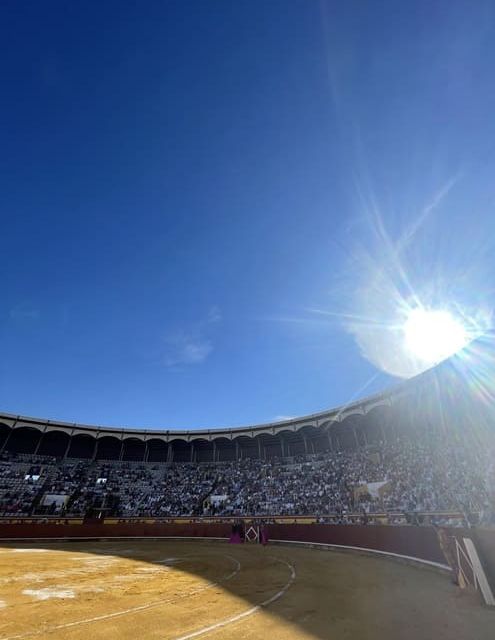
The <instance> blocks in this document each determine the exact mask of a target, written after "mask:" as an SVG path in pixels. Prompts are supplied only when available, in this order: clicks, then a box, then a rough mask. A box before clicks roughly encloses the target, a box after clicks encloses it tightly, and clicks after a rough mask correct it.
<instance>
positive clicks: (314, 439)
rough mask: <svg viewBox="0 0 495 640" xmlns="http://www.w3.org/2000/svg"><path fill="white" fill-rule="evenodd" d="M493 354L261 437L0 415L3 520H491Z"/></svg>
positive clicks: (275, 427)
mask: <svg viewBox="0 0 495 640" xmlns="http://www.w3.org/2000/svg"><path fill="white" fill-rule="evenodd" d="M492 343H493V340H492V338H491V336H488V337H485V338H484V339H482V340H480V341H478V342H477V343H474V344H472V345H471V346H470V348H469V349H468V350H466V352H464V353H462V354H460V355H457V356H453V357H452V358H451V359H450V360H448V361H445V362H444V363H442V364H441V365H439V366H437V367H436V368H434V369H431V370H429V371H427V372H425V373H424V374H422V375H420V376H418V377H417V378H415V379H413V380H410V381H407V382H405V383H403V384H402V385H399V386H397V387H396V388H394V389H392V390H390V391H389V392H386V393H382V394H379V395H377V396H373V397H370V398H367V399H364V400H362V401H358V402H355V403H353V404H352V405H348V406H345V407H340V408H337V409H335V410H333V411H327V412H322V413H319V414H314V415H311V416H306V417H304V418H299V419H296V420H288V421H284V422H279V423H273V424H264V425H260V426H253V427H246V428H237V429H234V428H232V429H211V430H197V431H172V430H168V431H160V430H156V431H155V430H146V429H117V428H107V427H89V426H84V425H79V424H69V423H62V422H56V421H51V420H38V419H33V418H23V417H21V416H12V415H8V414H3V415H1V416H0V437H1V440H0V458H1V459H0V514H1V515H2V516H15V515H18V516H35V515H71V516H84V515H86V514H88V513H94V512H95V511H98V512H99V513H100V514H101V515H109V516H118V517H167V516H203V515H205V516H213V515H215V516H271V515H291V516H292V515H295V516H298V515H299V516H300V515H312V516H316V517H324V516H332V517H334V518H335V519H337V521H340V522H342V521H349V522H352V521H354V520H353V518H352V517H351V514H353V513H359V514H362V513H365V514H368V515H370V516H373V514H376V513H382V514H383V513H385V514H393V515H392V521H394V522H397V521H400V520H398V518H400V515H398V514H402V515H403V517H405V516H404V514H409V516H410V514H414V513H421V514H428V513H432V512H433V513H436V512H442V513H444V514H445V513H446V514H447V515H444V516H443V517H442V518H441V519H442V520H445V519H452V518H453V519H454V520H456V521H457V522H459V523H460V522H463V521H464V522H465V521H466V520H467V519H468V520H469V521H471V522H479V521H480V519H484V520H485V521H487V520H489V519H490V518H491V517H492V504H491V494H490V486H489V485H490V483H489V478H490V474H491V473H492V472H493V469H492V465H493V463H492V460H493V450H494V449H493V446H494V445H493V427H492V424H493V423H492V419H493V416H492V412H493V407H492V401H491V397H490V393H491V389H490V386H489V385H490V384H491V383H490V377H489V371H490V367H491V366H493V344H492ZM472 361H476V367H477V368H476V371H473V370H472V367H471V365H472ZM480 372H483V373H482V375H484V380H483V382H484V384H485V386H484V387H483V393H484V396H482V397H481V396H480V394H479V389H478V387H477V385H478V386H479V376H480ZM475 376H477V377H475ZM487 385H488V386H487ZM50 496H51V497H52V498H53V499H50ZM212 497H213V498H214V499H213V500H212V499H211V498H212ZM449 514H450V515H449ZM409 516H408V517H409Z"/></svg>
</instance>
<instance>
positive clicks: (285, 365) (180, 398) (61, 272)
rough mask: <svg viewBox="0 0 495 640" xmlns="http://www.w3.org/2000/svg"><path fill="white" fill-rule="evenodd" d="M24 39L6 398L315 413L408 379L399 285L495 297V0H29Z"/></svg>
mask: <svg viewBox="0 0 495 640" xmlns="http://www.w3.org/2000/svg"><path fill="white" fill-rule="evenodd" d="M0 43H1V44H0V47H1V49H2V51H1V56H0V67H1V78H2V99H1V101H0V115H1V118H0V140H1V147H0V149H1V152H0V163H1V171H0V185H1V189H0V221H1V238H2V268H1V296H0V348H1V354H2V357H1V359H0V407H1V409H2V410H4V411H8V412H11V413H20V414H24V415H35V416H42V417H47V418H54V419H55V418H56V419H64V420H71V421H80V422H87V423H94V424H101V425H105V424H109V425H134V426H147V427H152V426H155V427H162V428H194V427H214V426H235V425H241V424H253V423H257V422H262V421H271V420H274V419H276V418H278V417H280V416H296V415H302V414H305V413H311V412H314V411H317V410H320V409H324V408H329V407H332V406H335V405H339V404H341V403H344V402H347V401H349V400H350V399H352V398H356V397H360V396H362V395H365V394H368V393H371V392H374V391H377V390H380V389H382V388H384V387H386V386H387V385H390V384H393V383H395V382H397V381H398V378H397V377H396V376H394V375H391V374H400V375H402V374H403V372H402V371H399V370H398V369H397V367H395V364H396V362H395V360H396V347H395V343H394V342H393V340H392V341H391V340H390V330H389V329H390V323H393V315H394V312H393V310H391V304H392V302H393V301H394V300H395V298H396V297H399V298H400V299H409V298H410V296H411V295H412V292H414V295H418V296H420V298H421V300H423V301H425V304H431V305H443V306H447V307H449V308H455V309H457V310H459V309H460V310H461V311H462V313H463V314H466V315H468V316H469V317H470V318H471V317H476V318H478V316H479V315H480V314H481V315H483V317H486V316H489V315H490V313H491V307H492V304H493V288H494V284H493V283H494V279H493V273H494V268H495V258H494V255H495V254H494V251H493V249H494V247H493V240H492V238H493V237H495V236H494V231H495V228H494V227H495V212H494V205H495V180H494V178H493V176H494V168H495V142H494V141H495V118H494V116H493V114H494V113H495V83H494V80H493V67H494V63H495V45H494V43H495V7H494V6H493V3H491V2H483V1H482V0H481V1H479V2H475V3H472V2H455V1H454V2H451V1H448V2H447V1H445V2H442V1H435V2H422V1H419V2H414V3H397V2H394V1H390V2H388V1H380V2H373V3H362V2H346V3H340V2H325V1H324V0H322V2H317V1H316V0H315V1H312V0H291V1H286V0H283V1H280V2H279V1H277V0H272V1H270V2H262V1H257V0H249V1H243V0H239V1H237V2H231V1H230V0H229V1H227V0H225V1H222V0H215V1H214V2H202V1H200V0H197V1H188V0H180V1H179V0H177V1H169V2H163V1H162V2H147V3H144V4H141V3H134V2H125V1H122V0H121V1H120V2H98V3H96V2H85V3H67V2H50V1H46V2H42V3H41V2H32V3H29V2H13V1H12V2H4V3H2V6H1V8H0ZM394 304H395V303H394ZM392 306H393V305H392ZM356 318H357V320H356ZM385 361H386V362H385ZM404 375H405V374H404Z"/></svg>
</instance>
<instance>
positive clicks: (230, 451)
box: [215, 436, 236, 462]
mask: <svg viewBox="0 0 495 640" xmlns="http://www.w3.org/2000/svg"><path fill="white" fill-rule="evenodd" d="M215 447H216V452H217V461H218V462H228V461H232V460H236V445H235V442H234V441H233V440H231V439H230V438H226V437H225V436H222V437H221V438H215Z"/></svg>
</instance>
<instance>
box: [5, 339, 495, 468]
mask: <svg viewBox="0 0 495 640" xmlns="http://www.w3.org/2000/svg"><path fill="white" fill-rule="evenodd" d="M493 340H494V339H493V337H492V336H488V337H485V338H483V339H480V340H478V341H477V342H475V343H472V344H471V345H470V346H469V347H468V348H466V349H465V350H464V351H463V352H461V353H460V354H458V355H455V356H453V357H451V358H450V359H449V360H446V361H444V362H443V363H441V364H439V365H437V366H436V367H434V368H432V369H430V370H428V371H426V372H425V373H423V374H421V375H419V376H417V377H415V378H413V379H410V380H408V381H406V382H403V383H402V384H400V385H397V386H396V387H394V388H393V389H391V390H389V391H386V392H384V393H380V394H377V395H374V396H372V397H368V398H365V399H363V400H358V401H356V402H353V403H351V404H347V405H345V406H342V407H338V408H336V409H333V410H330V411H322V412H319V413H315V414H312V415H309V416H304V417H301V418H296V419H292V420H286V421H283V422H275V423H267V424H261V425H256V426H248V427H240V428H219V429H197V430H191V431H180V430H172V429H171V430H156V429H153V430H151V429H146V428H119V427H102V426H88V425H82V424H77V423H68V422H59V421H55V420H44V419H38V418H30V417H23V416H19V415H11V414H7V413H3V414H0V451H2V452H3V451H9V452H12V453H19V454H35V455H45V456H53V457H56V458H76V459H92V460H114V461H116V460H120V461H135V462H138V461H139V462H159V463H166V462H168V463H172V462H226V461H233V460H241V459H246V458H250V459H256V458H257V459H273V458H286V457H292V456H297V455H308V454H318V453H323V452H326V451H346V450H353V449H357V448H360V447H366V446H369V445H372V444H373V443H377V442H380V441H382V442H383V441H387V439H388V438H390V437H396V436H397V435H400V434H401V433H402V434H407V433H409V434H410V433H412V432H414V431H417V430H418V429H419V430H420V431H421V430H422V429H423V428H425V427H426V428H427V429H429V430H430V429H433V430H439V429H440V430H442V431H443V432H444V433H449V432H450V433H454V432H455V431H456V430H460V432H462V433H463V435H464V436H467V437H470V436H473V435H476V437H482V435H483V433H484V434H485V435H486V436H487V437H490V435H492V434H491V431H490V429H489V428H488V425H489V424H490V423H491V419H492V417H493V414H494V411H493V401H494V398H495V396H494V395H492V393H493V386H494V383H493V382H492V380H493V377H494V375H495V358H494V354H493V349H494V347H493ZM418 433H419V432H418Z"/></svg>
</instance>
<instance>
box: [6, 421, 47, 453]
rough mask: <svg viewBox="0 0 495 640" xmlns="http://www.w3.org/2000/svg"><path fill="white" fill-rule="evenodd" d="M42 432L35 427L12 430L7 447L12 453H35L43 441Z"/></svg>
mask: <svg viewBox="0 0 495 640" xmlns="http://www.w3.org/2000/svg"><path fill="white" fill-rule="evenodd" d="M41 436H42V434H41V431H40V430H39V429H35V428H34V427H19V428H16V429H13V430H12V433H11V434H10V437H9V439H8V441H7V442H6V445H5V450H6V451H10V452H11V453H34V452H35V451H36V448H37V446H38V444H39V442H40V439H41Z"/></svg>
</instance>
